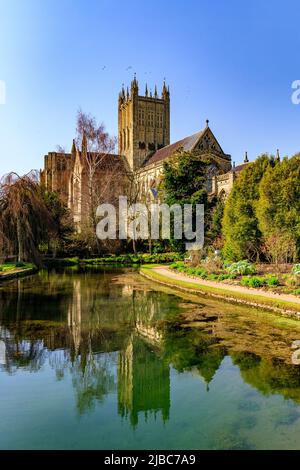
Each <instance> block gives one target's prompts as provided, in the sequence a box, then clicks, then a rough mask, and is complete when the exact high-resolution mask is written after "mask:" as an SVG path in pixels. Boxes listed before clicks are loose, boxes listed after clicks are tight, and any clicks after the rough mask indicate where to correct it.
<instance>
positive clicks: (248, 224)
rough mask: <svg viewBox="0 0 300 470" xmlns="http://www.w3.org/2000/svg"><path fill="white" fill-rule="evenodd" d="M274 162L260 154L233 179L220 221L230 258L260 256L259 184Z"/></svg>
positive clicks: (227, 257) (232, 259) (226, 254)
mask: <svg viewBox="0 0 300 470" xmlns="http://www.w3.org/2000/svg"><path fill="white" fill-rule="evenodd" d="M274 165H275V159H274V158H273V157H270V156H268V155H262V156H261V157H259V158H258V159H257V160H255V162H252V163H250V164H248V165H247V166H246V167H245V168H244V169H243V170H242V171H241V172H240V174H239V175H238V177H237V179H236V181H235V184H234V186H233V189H232V191H231V193H230V195H229V197H228V199H227V201H226V204H225V208H224V217H223V221H222V230H223V235H224V238H225V242H224V255H225V258H226V259H228V260H230V261H237V260H239V259H243V258H247V259H252V260H257V259H258V258H259V256H260V250H261V243H262V233H261V230H260V227H259V221H258V218H257V214H256V210H257V205H258V200H259V197H260V192H259V185H260V182H261V180H262V178H263V176H264V174H265V172H266V171H267V169H268V168H269V167H273V166H274Z"/></svg>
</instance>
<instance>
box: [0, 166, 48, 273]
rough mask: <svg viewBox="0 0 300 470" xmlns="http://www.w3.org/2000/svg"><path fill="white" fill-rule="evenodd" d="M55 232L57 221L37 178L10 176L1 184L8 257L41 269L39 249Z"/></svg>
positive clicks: (1, 235)
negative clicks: (30, 263) (53, 217)
mask: <svg viewBox="0 0 300 470" xmlns="http://www.w3.org/2000/svg"><path fill="white" fill-rule="evenodd" d="M52 229H53V219H52V217H51V214H50V212H49V210H48V208H47V205H46V204H45V200H44V197H43V189H42V187H41V186H40V185H39V182H38V177H37V175H36V174H34V173H30V174H28V175H25V176H22V177H20V176H18V175H16V174H15V173H11V174H10V175H8V176H6V177H5V178H4V179H3V180H2V181H1V184H0V248H1V249H2V251H3V252H4V254H5V253H6V254H8V253H11V254H17V256H18V261H24V260H29V261H33V262H34V263H35V264H36V265H40V264H41V263H40V256H39V251H38V245H39V243H41V242H43V241H45V240H46V239H47V237H48V234H49V232H51V230H52Z"/></svg>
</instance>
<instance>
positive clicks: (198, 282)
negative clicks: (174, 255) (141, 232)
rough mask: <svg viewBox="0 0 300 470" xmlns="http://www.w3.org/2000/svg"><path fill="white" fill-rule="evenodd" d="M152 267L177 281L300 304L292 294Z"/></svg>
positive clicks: (297, 298)
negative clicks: (234, 284)
mask: <svg viewBox="0 0 300 470" xmlns="http://www.w3.org/2000/svg"><path fill="white" fill-rule="evenodd" d="M152 269H153V271H155V272H157V273H158V274H161V275H162V276H166V277H168V278H169V279H174V280H175V281H176V280H177V281H185V282H189V283H190V284H195V285H196V286H199V287H200V288H201V285H202V286H208V287H215V288H218V289H224V290H227V291H229V292H240V293H242V294H248V295H249V294H250V295H251V294H253V295H255V296H259V297H265V298H266V297H267V298H269V299H275V300H283V301H285V302H293V303H294V304H300V298H299V297H297V296H296V295H292V294H277V293H274V292H268V291H263V290H261V289H252V288H248V287H243V286H233V285H231V284H225V283H223V282H217V281H207V280H206V279H199V280H198V279H195V278H193V277H190V276H188V275H186V274H182V273H176V272H175V271H172V270H171V269H169V268H166V267H165V266H158V267H156V268H152Z"/></svg>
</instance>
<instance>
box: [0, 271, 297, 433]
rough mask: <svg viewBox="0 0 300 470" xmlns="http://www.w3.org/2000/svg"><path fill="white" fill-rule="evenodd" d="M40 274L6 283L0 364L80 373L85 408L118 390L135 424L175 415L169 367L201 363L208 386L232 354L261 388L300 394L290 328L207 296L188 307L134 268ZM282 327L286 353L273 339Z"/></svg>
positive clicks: (198, 368)
mask: <svg viewBox="0 0 300 470" xmlns="http://www.w3.org/2000/svg"><path fill="white" fill-rule="evenodd" d="M35 279H36V283H35V284H33V285H32V283H30V282H29V281H28V280H25V279H24V280H22V281H21V282H18V283H11V284H10V285H9V286H10V287H9V288H7V289H6V290H5V291H4V290H3V289H0V368H1V370H3V371H6V372H7V373H9V374H13V373H17V371H18V369H23V370H26V371H30V372H38V371H40V370H41V369H42V368H46V367H49V366H50V367H51V368H52V369H53V371H54V373H55V375H56V378H57V380H59V381H63V380H65V379H67V378H71V382H72V385H73V388H74V393H75V398H76V407H77V410H78V413H79V414H85V413H87V412H91V411H93V410H94V409H95V408H96V407H97V405H98V404H99V403H103V402H104V400H105V398H106V397H107V396H109V395H110V396H113V397H115V398H116V399H117V401H118V404H117V408H118V413H119V415H120V416H121V417H122V418H124V419H127V420H129V422H130V423H131V425H132V426H133V427H136V426H138V423H139V420H140V418H141V417H144V418H145V419H149V418H150V417H151V416H153V417H158V416H159V417H160V418H161V419H162V421H167V420H168V419H169V414H170V406H171V403H170V367H171V366H172V367H173V368H175V369H176V370H177V371H178V372H180V373H181V372H185V371H192V372H193V374H194V375H195V374H196V375H197V376H199V377H201V378H202V379H203V380H204V381H205V383H206V385H207V389H208V387H209V384H210V383H211V381H212V380H213V378H214V377H215V375H216V374H217V373H218V370H219V368H220V365H221V363H222V361H223V359H224V357H225V356H228V355H229V356H231V357H232V360H233V363H234V364H235V365H237V366H238V367H239V369H240V372H241V376H242V378H243V380H244V381H245V382H247V383H249V384H251V385H252V386H254V387H255V388H256V389H257V390H259V391H260V392H261V393H263V394H272V393H280V394H281V395H283V396H284V397H286V398H292V399H293V400H294V401H295V402H297V403H300V369H299V368H298V367H295V366H293V365H292V364H289V363H288V355H289V353H290V351H289V349H288V346H287V345H286V336H287V335H288V333H287V332H286V331H281V330H280V329H276V328H275V327H274V326H272V327H271V326H270V325H268V324H264V325H262V324H260V329H258V328H257V329H256V325H255V324H253V323H252V322H250V321H249V319H248V317H247V318H246V320H245V319H244V318H243V317H241V315H240V314H239V311H237V313H236V314H234V315H232V316H231V317H230V315H227V316H226V315H222V314H218V312H217V313H216V309H214V313H213V315H212V314H211V312H210V311H209V309H208V307H207V306H205V305H201V306H199V305H193V304H187V305H186V307H187V309H186V314H185V315H184V314H183V313H182V308H183V306H181V305H180V302H181V300H180V299H179V298H178V297H176V296H173V295H170V294H167V293H165V292H162V291H158V292H157V291H152V290H151V288H150V287H149V285H148V284H147V283H146V284H143V283H141V281H140V279H139V278H136V277H135V275H134V273H133V274H132V275H131V274H130V275H129V274H128V271H126V272H124V273H123V272H122V271H121V272H116V271H112V272H106V273H104V274H102V275H99V273H97V272H96V273H93V274H90V273H86V272H84V273H77V272H72V274H70V273H68V274H66V273H62V274H61V275H58V274H57V273H56V274H53V275H51V274H49V273H46V274H45V273H41V275H40V276H39V277H37V278H35ZM232 308H233V312H235V310H234V308H235V307H232ZM189 309H192V311H191V310H189ZM247 313H248V312H247ZM188 319H190V321H191V325H189V323H188ZM196 320H197V322H196V326H195V321H196ZM262 331H263V334H262ZM275 335H277V336H276V340H277V344H278V345H279V347H280V359H278V357H276V353H274V354H273V355H272V350H271V348H270V347H269V344H268V342H267V341H268V338H270V341H271V340H272V338H273V337H274V336H275ZM290 336H291V337H294V333H293V334H292V333H290Z"/></svg>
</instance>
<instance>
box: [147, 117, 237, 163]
mask: <svg viewBox="0 0 300 470" xmlns="http://www.w3.org/2000/svg"><path fill="white" fill-rule="evenodd" d="M206 134H209V135H210V138H212V139H213V141H214V142H215V152H216V153H219V154H221V155H222V156H223V157H224V158H227V159H229V160H230V156H229V155H226V154H224V152H223V150H222V148H221V146H220V145H219V143H218V141H217V139H216V138H215V136H214V134H213V132H212V131H211V129H210V127H209V126H208V125H207V126H206V127H205V128H204V129H202V130H201V131H199V132H196V133H195V134H193V135H190V136H188V137H185V138H184V139H181V140H178V141H177V142H174V144H171V145H167V146H166V147H163V148H162V149H160V150H157V151H156V152H155V153H154V154H153V155H152V156H150V158H149V159H148V160H146V162H145V163H144V167H147V166H149V165H152V164H155V163H159V162H161V161H163V160H165V159H166V158H168V157H171V156H172V155H173V154H174V153H175V152H176V151H177V150H179V149H181V150H183V151H185V152H190V151H192V150H194V149H195V148H196V147H197V145H198V144H199V142H200V141H201V139H202V138H203V137H204V136H205V135H206Z"/></svg>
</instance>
